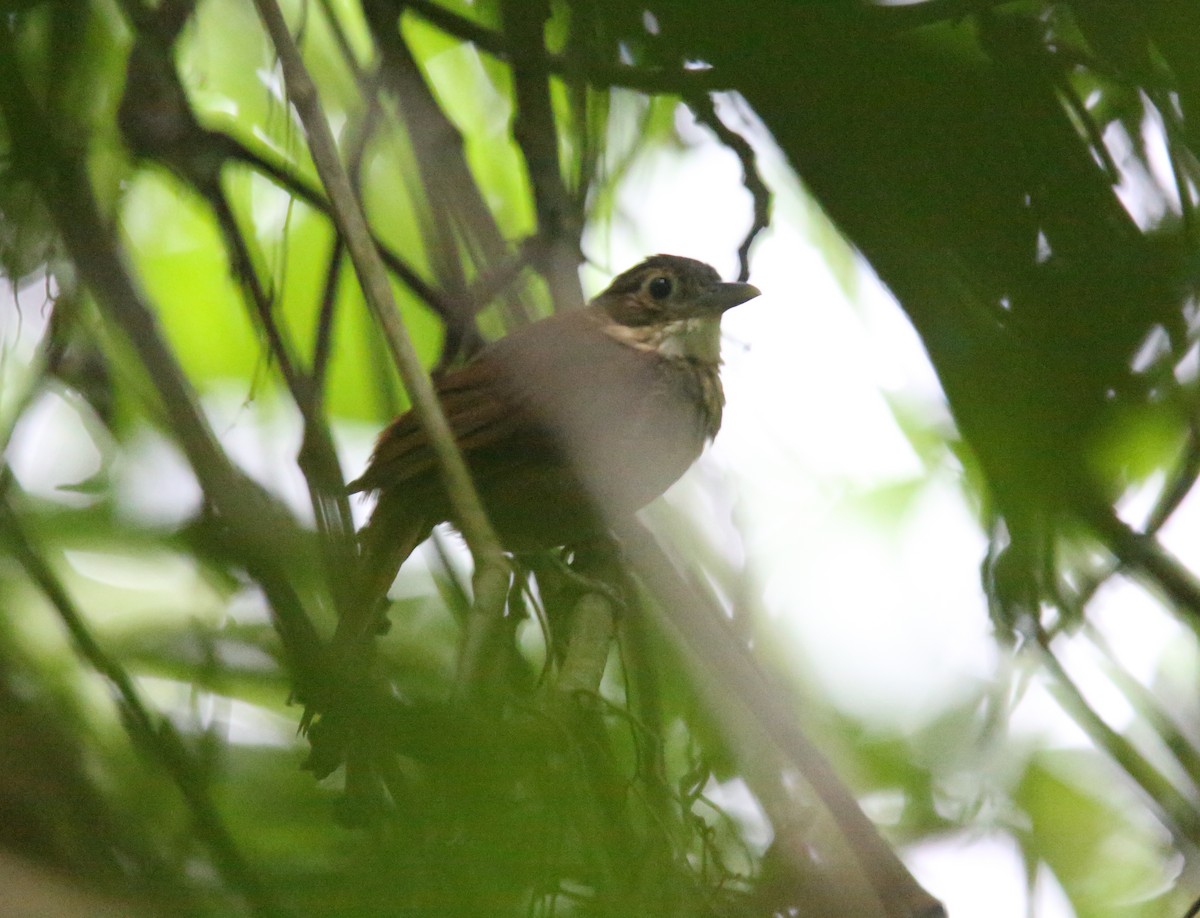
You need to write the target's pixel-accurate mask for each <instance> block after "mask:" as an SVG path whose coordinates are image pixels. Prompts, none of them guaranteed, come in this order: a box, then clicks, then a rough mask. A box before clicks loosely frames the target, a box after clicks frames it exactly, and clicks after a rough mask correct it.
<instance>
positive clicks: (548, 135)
mask: <svg viewBox="0 0 1200 918" xmlns="http://www.w3.org/2000/svg"><path fill="white" fill-rule="evenodd" d="M500 8H501V10H502V12H503V16H504V31H505V34H506V36H507V38H508V42H509V47H510V48H511V49H512V56H511V58H510V60H509V66H510V68H511V69H512V75H513V92H514V95H515V96H516V102H517V109H516V114H515V116H514V118H513V127H512V132H513V138H514V139H515V140H516V142H517V146H519V147H520V148H521V152H522V154H523V155H524V157H525V168H526V170H527V172H528V174H529V184H530V186H531V187H532V189H533V205H534V210H535V211H536V213H537V237H538V239H539V240H540V241H541V248H542V250H543V254H544V272H545V276H546V280H547V282H548V283H549V285H550V296H551V299H552V300H553V302H554V303H555V305H556V307H557V308H559V309H565V308H570V307H571V306H572V305H574V304H577V303H582V302H583V291H582V290H581V289H580V286H579V272H578V267H579V261H580V253H579V237H580V235H581V234H582V232H583V215H582V214H581V213H579V212H578V210H577V208H576V204H575V201H574V200H573V199H572V197H571V195H569V194H568V193H567V187H566V184H565V183H564V182H563V177H562V170H561V169H560V168H559V161H558V127H557V125H556V124H555V121H554V110H553V108H552V107H551V104H550V84H549V76H550V74H549V71H548V69H547V67H546V57H547V55H546V39H545V27H546V19H547V18H548V17H549V15H550V4H549V2H547V0H537V2H531V0H501V3H500Z"/></svg>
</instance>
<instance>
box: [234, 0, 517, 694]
mask: <svg viewBox="0 0 1200 918" xmlns="http://www.w3.org/2000/svg"><path fill="white" fill-rule="evenodd" d="M255 7H256V8H257V9H258V12H259V16H260V17H261V18H262V20H263V23H264V25H265V26H266V29H267V32H268V33H269V34H270V36H271V40H272V42H273V43H274V45H275V48H276V51H277V52H278V53H279V58H280V62H281V64H282V66H283V74H284V80H285V81H286V83H287V88H288V94H289V96H290V98H291V100H292V104H293V105H294V106H295V108H296V112H297V114H298V115H299V117H300V120H301V122H302V123H303V125H304V128H305V131H306V132H307V135H308V143H309V150H310V151H311V153H312V157H313V162H314V163H315V164H316V167H317V172H318V174H319V175H320V176H321V181H322V183H323V184H324V185H325V189H326V191H327V193H328V194H329V200H330V203H331V205H332V209H333V217H334V222H335V223H336V224H337V227H338V231H339V232H340V233H341V234H342V236H343V238H344V239H345V241H346V248H347V251H348V252H349V254H350V258H351V260H352V261H353V263H354V268H355V271H356V273H357V274H358V279H359V283H360V285H361V286H362V290H363V295H364V297H365V298H366V300H367V303H368V304H369V306H370V308H371V311H372V312H373V313H374V315H375V318H376V320H377V321H378V322H379V325H380V328H381V329H382V330H383V333H384V336H385V338H386V339H387V342H388V346H389V348H390V349H391V352H392V357H393V359H394V360H395V362H396V365H397V367H398V369H399V370H400V375H401V377H402V378H403V379H404V384H405V386H406V387H407V388H408V391H409V394H410V396H411V397H412V401H413V410H414V411H415V412H416V413H417V416H418V418H419V419H420V421H421V425H422V428H423V429H424V432H425V435H426V436H427V437H428V438H429V441H430V444H431V445H432V447H433V450H434V453H435V455H436V456H437V460H438V467H439V469H440V471H441V473H442V476H443V479H444V481H445V484H446V491H447V494H448V495H449V497H450V503H451V506H452V508H453V510H454V516H455V523H456V525H457V526H458V528H459V529H460V531H461V532H462V533H463V536H464V538H465V539H466V541H467V545H468V546H469V547H470V549H471V554H472V555H473V557H474V559H475V605H474V607H473V609H472V618H473V619H475V618H477V617H478V619H479V620H480V621H481V622H482V623H483V625H482V629H481V630H482V631H483V632H485V633H490V632H491V631H492V630H494V628H495V627H496V625H497V624H498V623H499V621H500V616H501V613H502V610H503V607H504V599H505V596H506V593H507V588H508V567H507V564H506V562H505V559H504V553H503V551H502V549H501V547H500V541H499V539H498V538H497V536H496V533H495V531H494V530H493V529H492V526H491V523H490V522H489V521H488V519H487V516H486V515H485V513H484V510H483V505H482V504H481V503H480V500H479V495H478V493H477V492H476V490H475V485H474V482H472V480H471V476H470V473H469V472H468V470H467V466H466V462H465V461H464V460H463V457H462V454H461V453H460V452H459V451H458V447H457V446H456V444H455V442H454V436H453V434H452V433H451V431H450V425H449V424H448V423H447V421H446V416H445V414H443V412H442V408H441V405H440V404H439V402H438V400H437V396H436V394H435V393H434V391H433V385H432V383H431V382H430V380H429V376H428V374H427V373H426V372H425V369H424V368H423V367H422V366H421V362H420V360H419V359H418V357H417V353H416V350H415V349H414V348H413V344H412V341H411V339H410V338H409V336H408V330H407V329H406V328H405V327H404V323H403V321H402V320H401V318H400V312H399V310H398V309H397V307H396V302H395V300H394V299H393V297H392V291H391V287H390V286H389V284H388V280H387V275H386V274H385V273H384V269H383V263H382V262H381V261H380V259H379V253H378V252H376V250H375V247H374V245H373V244H372V242H371V234H370V231H369V230H368V228H367V222H366V218H365V217H364V216H363V213H362V208H361V207H360V206H359V204H358V200H357V199H356V197H355V195H354V189H353V188H352V187H351V185H350V179H349V176H348V175H347V174H346V170H345V169H344V168H343V166H342V163H341V161H340V159H339V158H338V152H337V144H336V143H335V141H334V139H333V134H332V133H331V131H330V129H329V124H328V122H327V121H326V120H325V114H324V111H323V110H322V107H321V101H320V99H319V97H318V96H317V91H316V87H315V86H314V85H313V82H312V79H311V78H310V77H309V75H308V70H307V68H305V66H304V62H303V60H302V59H301V57H300V50H299V48H297V47H296V43H295V41H294V40H293V38H292V35H291V32H289V31H288V27H287V23H286V22H285V21H284V18H283V13H282V12H281V11H280V9H279V5H278V4H277V3H276V2H275V0H255ZM370 612H371V610H363V614H370ZM476 627H478V626H476ZM471 633H472V624H471V623H469V624H468V635H470V634H471ZM481 643H482V645H483V646H475V645H473V644H472V643H471V642H470V641H466V642H464V651H463V656H462V658H461V660H460V667H461V675H462V679H463V682H464V683H468V684H469V683H471V682H473V681H474V677H475V674H476V673H477V672H478V671H479V667H480V664H481V662H482V661H481V658H480V657H481V654H482V651H483V649H484V647H486V646H487V641H486V640H481Z"/></svg>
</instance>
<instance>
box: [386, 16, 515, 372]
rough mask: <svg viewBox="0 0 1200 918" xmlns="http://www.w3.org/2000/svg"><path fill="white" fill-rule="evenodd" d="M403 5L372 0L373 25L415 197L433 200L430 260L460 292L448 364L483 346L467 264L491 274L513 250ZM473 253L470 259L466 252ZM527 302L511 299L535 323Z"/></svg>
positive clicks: (446, 349) (478, 304) (450, 319)
mask: <svg viewBox="0 0 1200 918" xmlns="http://www.w3.org/2000/svg"><path fill="white" fill-rule="evenodd" d="M402 9H403V7H402V5H401V4H398V3H396V2H395V0H364V3H363V12H364V14H365V15H366V18H367V25H368V27H369V28H370V30H371V35H372V37H373V38H374V39H375V42H376V44H377V45H378V47H379V52H380V64H379V79H380V81H381V84H382V85H383V86H384V87H385V88H386V89H387V90H388V92H389V93H390V94H391V96H392V97H393V98H394V99H395V101H396V107H397V110H398V112H399V114H400V116H401V118H402V120H403V122H404V125H405V127H406V129H407V132H408V138H409V141H410V143H411V145H412V151H413V156H414V158H415V161H416V166H417V170H416V171H417V173H419V182H414V197H415V198H417V199H418V200H419V199H421V198H422V197H423V198H424V200H425V204H426V207H425V214H424V219H425V221H426V222H427V223H428V225H429V232H428V233H427V235H428V236H430V237H431V238H432V242H431V246H430V248H431V251H430V258H431V261H432V262H433V264H434V265H436V270H437V272H438V275H439V280H440V281H441V282H442V283H443V285H444V286H446V287H447V288H448V289H451V290H456V291H458V294H459V295H458V296H457V297H451V298H449V299H450V302H451V303H453V304H454V305H456V306H457V311H455V312H454V313H453V314H450V315H447V316H446V317H445V318H446V326H447V328H446V340H445V344H444V346H443V349H442V357H441V363H443V364H444V363H448V362H450V361H451V360H453V358H455V357H458V356H470V355H471V354H473V353H474V352H475V351H476V350H478V349H479V347H480V346H482V343H483V339H482V338H481V337H480V336H479V334H478V331H477V329H476V328H475V314H476V312H478V311H479V309H481V308H482V307H483V306H484V305H486V303H487V302H488V301H487V300H483V299H480V298H478V297H476V296H469V295H467V291H466V284H465V278H466V272H465V270H464V268H465V267H466V265H465V264H464V263H460V262H468V263H470V264H471V267H473V268H474V269H475V270H476V271H478V272H486V271H488V270H490V268H491V266H492V265H494V264H496V263H498V262H501V261H503V260H504V259H505V258H507V257H508V256H509V255H510V253H511V245H510V244H509V243H508V242H507V241H506V240H505V238H504V236H503V234H502V233H501V232H500V228H499V226H498V225H497V223H496V218H495V216H494V215H493V213H492V211H491V208H490V207H489V206H488V204H487V202H486V201H485V200H484V198H483V195H482V193H481V192H480V190H479V186H478V183H477V182H476V181H475V178H474V175H473V174H472V172H471V169H470V166H469V165H468V163H467V160H466V154H465V149H464V145H463V137H462V134H461V133H460V132H459V130H458V127H457V126H456V125H455V124H454V123H453V122H452V121H451V120H450V119H449V118H448V117H447V116H446V113H445V112H444V111H443V110H442V108H441V106H440V105H439V104H438V101H437V98H436V97H435V96H434V94H433V91H432V90H431V88H430V86H429V85H428V83H427V81H426V79H425V76H424V75H423V74H422V73H421V68H420V66H419V65H418V64H417V61H416V59H415V58H414V57H413V54H412V51H411V50H410V49H409V47H408V44H407V43H406V42H405V40H404V38H403V36H402V35H401V34H400V22H399V18H400V15H401V12H402ZM464 254H465V257H464ZM522 307H523V304H521V303H520V302H519V301H512V300H510V301H509V302H508V308H509V312H510V314H511V318H512V319H513V320H514V321H528V320H529V318H530V315H529V314H528V313H527V312H522V311H521V310H522Z"/></svg>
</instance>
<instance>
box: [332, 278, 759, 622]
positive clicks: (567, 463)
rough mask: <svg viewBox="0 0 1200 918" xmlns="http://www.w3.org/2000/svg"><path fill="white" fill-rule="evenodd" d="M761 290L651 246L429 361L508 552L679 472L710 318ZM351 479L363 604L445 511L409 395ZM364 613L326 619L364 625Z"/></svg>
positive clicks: (584, 531)
mask: <svg viewBox="0 0 1200 918" xmlns="http://www.w3.org/2000/svg"><path fill="white" fill-rule="evenodd" d="M759 295H760V291H759V289H758V288H757V287H755V286H753V285H752V284H748V283H738V282H724V281H722V280H721V276H720V274H719V273H718V272H717V271H716V269H715V268H713V267H711V266H710V265H708V264H705V263H704V262H701V261H697V260H695V259H692V258H685V257H682V256H678V255H655V256H652V257H650V258H647V259H646V260H644V261H642V262H641V263H640V264H638V265H636V266H634V267H632V268H630V269H628V270H627V271H624V272H623V273H621V274H619V275H617V277H616V278H614V279H613V281H612V282H611V283H610V284H609V286H608V287H607V288H605V289H604V290H603V291H602V292H601V293H600V294H599V295H597V296H596V297H595V298H594V299H593V300H591V302H590V303H588V304H587V306H585V307H584V308H582V309H576V310H572V311H567V312H560V313H557V314H554V315H552V316H549V317H547V318H544V319H541V320H539V321H536V322H533V323H531V324H529V325H526V326H524V327H522V328H520V329H518V330H516V331H514V332H513V333H511V334H509V335H508V336H506V337H504V338H501V339H500V340H498V341H495V342H493V343H491V344H489V345H487V346H486V347H484V348H483V349H482V350H481V351H479V353H478V354H476V356H475V357H474V358H473V359H472V360H471V361H470V362H468V363H466V364H465V365H463V366H461V367H458V368H456V369H454V370H451V371H448V372H445V373H442V374H439V375H437V376H436V377H435V378H434V388H435V391H436V394H437V397H438V400H439V402H440V404H441V407H442V410H443V411H444V412H445V414H446V418H447V421H448V422H449V425H450V430H451V432H452V434H453V436H454V439H455V441H456V443H457V445H458V448H459V449H460V450H461V451H462V454H463V457H464V459H465V460H466V463H467V467H468V470H469V471H470V473H471V476H472V478H473V480H474V483H475V486H476V488H477V489H478V491H479V496H480V498H481V500H482V503H483V507H484V509H485V511H486V512H487V514H488V517H489V519H490V520H491V522H492V525H493V526H494V528H495V530H496V532H497V534H498V536H499V538H500V541H501V544H502V545H503V547H504V548H505V549H506V550H508V551H510V552H513V553H521V552H529V551H536V550H541V549H548V548H555V547H559V546H564V545H570V544H575V543H580V542H586V541H588V540H591V539H594V538H597V537H600V536H602V535H603V534H604V533H605V532H606V531H607V530H608V529H609V528H610V523H611V521H613V520H618V519H620V518H622V517H624V516H626V515H630V514H633V513H634V512H636V511H637V510H639V509H641V508H642V507H643V506H645V505H646V504H648V503H650V501H652V500H654V499H655V498H656V497H658V496H659V495H660V494H662V493H663V492H664V491H666V489H667V488H668V487H670V486H671V485H672V484H673V483H674V482H675V481H676V480H678V479H679V478H680V476H682V475H683V473H684V472H685V471H687V469H688V468H689V467H690V466H691V465H692V463H693V462H694V461H695V460H696V459H697V458H698V457H699V455H700V453H701V451H702V450H703V448H704V445H705V443H706V442H707V441H709V440H711V439H712V438H713V437H714V436H715V435H716V433H717V431H718V429H719V428H720V426H721V415H722V410H723V407H724V404H725V398H724V392H723V390H722V387H721V380H720V376H719V373H718V370H719V367H720V363H721V357H720V323H721V316H722V314H723V313H724V312H725V311H726V310H727V309H729V308H731V307H733V306H737V305H739V304H741V303H744V302H746V301H747V300H750V299H753V298H754V297H757V296H759ZM348 490H349V491H350V493H360V492H366V493H370V492H377V493H378V495H379V497H378V502H377V503H376V505H375V509H374V511H373V512H372V514H371V517H370V519H369V521H368V522H367V524H366V525H365V526H364V527H363V529H362V530H361V532H360V534H359V558H360V562H361V563H360V569H361V576H360V584H361V588H362V590H363V593H362V595H363V596H364V597H365V598H366V602H367V604H368V606H370V605H372V604H375V605H378V604H379V603H380V602H381V601H382V600H383V598H384V597H385V596H386V593H387V590H388V589H389V587H390V586H391V583H392V581H393V579H394V578H395V575H396V572H397V571H398V570H399V568H400V566H401V565H402V564H403V563H404V561H405V560H406V559H407V558H408V556H409V555H410V554H411V553H412V552H413V551H414V550H415V549H416V547H417V546H418V545H420V543H421V542H423V541H424V540H425V539H426V538H427V537H428V536H429V535H430V533H431V532H432V530H433V527H434V526H436V525H437V524H439V523H442V522H447V521H448V522H450V523H451V524H453V522H454V519H453V513H452V510H451V504H450V500H449V497H448V496H447V494H446V490H445V487H444V485H443V483H442V478H441V475H440V473H439V470H438V467H437V461H436V458H435V455H434V451H433V449H432V447H431V446H430V443H429V441H428V439H427V438H426V434H425V431H424V429H423V427H422V425H421V423H420V421H419V419H418V418H417V416H416V414H415V413H414V412H413V411H411V410H410V411H408V412H406V413H404V414H402V415H400V416H399V417H398V418H396V419H395V420H394V421H393V422H392V423H391V424H390V425H389V426H388V427H387V428H386V429H385V430H384V431H383V432H382V434H380V436H379V439H378V441H377V443H376V445H375V449H374V452H373V453H372V455H371V458H370V460H369V462H368V464H367V467H366V470H365V471H364V472H363V474H362V475H361V476H360V477H359V478H357V479H356V480H354V481H352V482H351V483H350V484H349V485H348ZM378 623H379V619H378V617H374V618H373V617H372V616H371V615H370V614H365V613H363V612H361V611H360V612H358V613H356V614H355V615H354V616H353V618H352V619H343V621H342V622H339V628H338V631H339V632H342V639H343V640H346V641H350V642H353V641H355V640H356V639H361V638H362V637H365V636H366V634H367V632H369V631H370V630H371V628H372V625H373V624H378Z"/></svg>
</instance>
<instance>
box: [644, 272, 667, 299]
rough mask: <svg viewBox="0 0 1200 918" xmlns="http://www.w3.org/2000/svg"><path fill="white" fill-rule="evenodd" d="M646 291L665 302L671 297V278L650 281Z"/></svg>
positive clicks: (657, 278)
mask: <svg viewBox="0 0 1200 918" xmlns="http://www.w3.org/2000/svg"><path fill="white" fill-rule="evenodd" d="M646 289H647V290H649V291H650V295H651V296H652V297H654V298H655V299H656V300H665V299H666V298H667V297H669V296H670V295H671V278H669V277H656V278H654V280H652V281H650V283H649V285H648V286H647V287H646Z"/></svg>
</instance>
